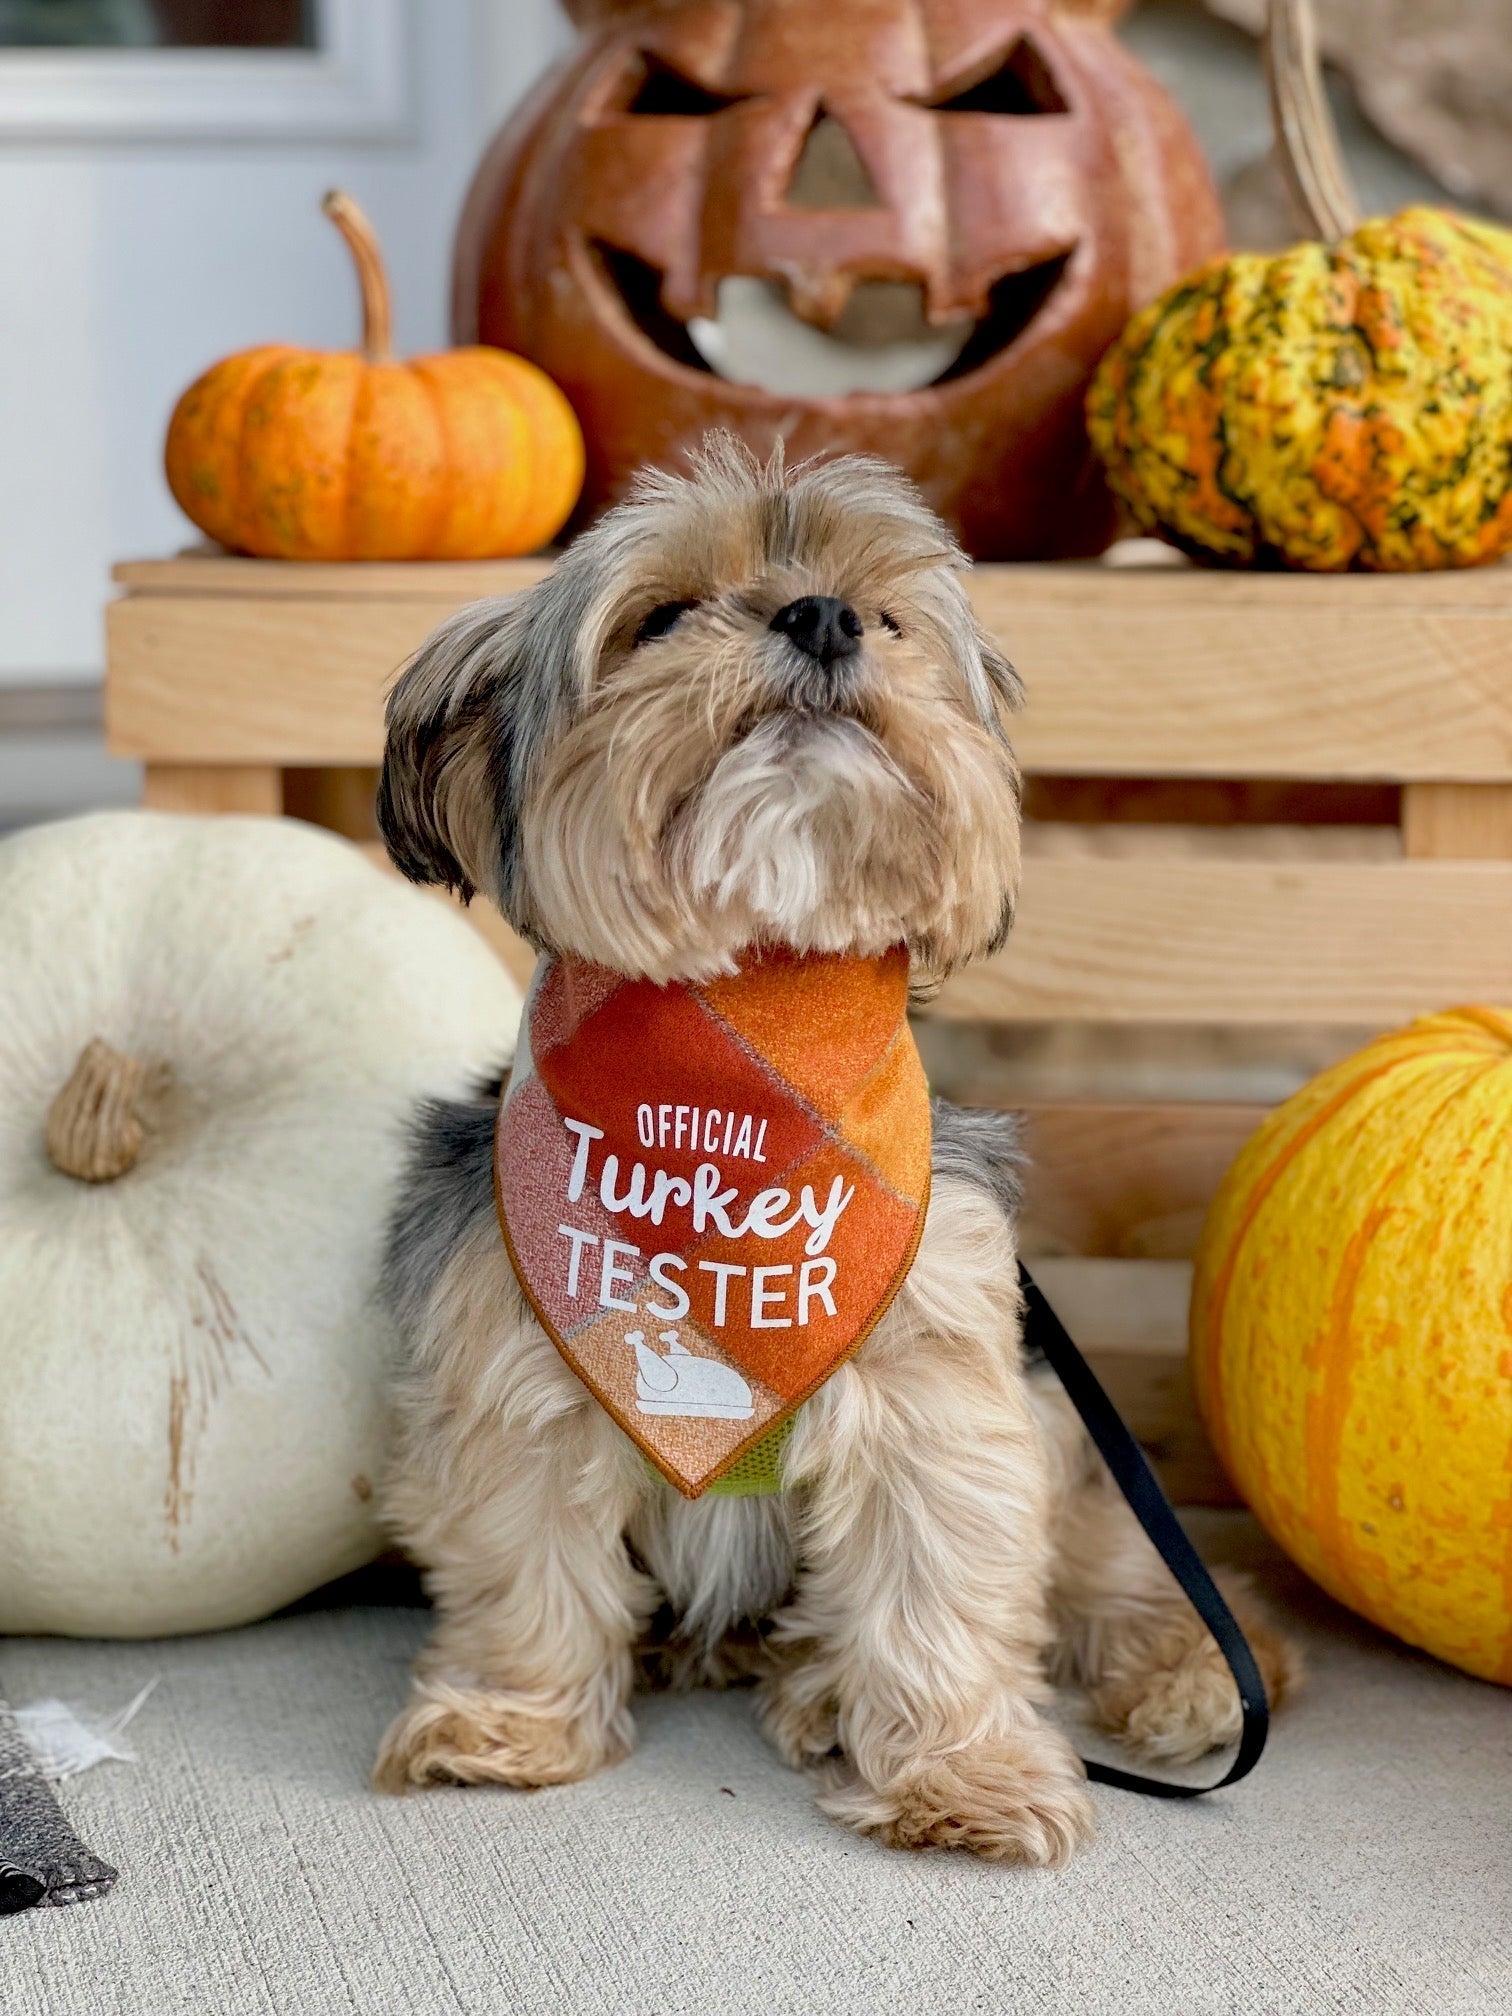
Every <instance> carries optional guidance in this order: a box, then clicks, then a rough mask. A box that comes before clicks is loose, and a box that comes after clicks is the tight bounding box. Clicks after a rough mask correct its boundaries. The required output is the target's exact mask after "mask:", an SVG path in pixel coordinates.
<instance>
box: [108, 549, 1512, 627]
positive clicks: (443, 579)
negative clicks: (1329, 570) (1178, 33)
mask: <svg viewBox="0 0 1512 2016" xmlns="http://www.w3.org/2000/svg"><path fill="white" fill-rule="evenodd" d="M1132 554H1133V548H1132V547H1131V546H1129V545H1125V546H1123V547H1115V548H1114V549H1113V551H1112V553H1111V554H1110V555H1109V556H1108V558H1107V559H1106V560H1103V561H1064V560H1058V561H1054V562H1051V563H1038V564H1036V563H1030V564H1026V565H1022V566H1019V565H1014V566H1003V565H999V564H996V563H987V564H984V565H982V566H979V567H976V568H975V569H973V571H972V574H971V577H970V578H971V581H972V583H973V586H974V587H975V588H982V587H983V584H992V583H1002V584H1005V586H1006V587H1007V588H1008V589H1010V590H1011V593H1012V596H1013V597H1014V598H1015V599H1019V598H1022V599H1038V600H1043V601H1053V602H1059V603H1061V604H1062V605H1064V606H1069V607H1071V608H1072V609H1074V610H1076V611H1077V612H1078V613H1080V612H1081V611H1082V610H1083V609H1086V608H1088V607H1094V608H1095V607H1097V606H1098V605H1099V604H1106V605H1107V606H1109V607H1113V608H1117V609H1123V608H1128V607H1130V606H1136V607H1149V608H1156V607H1170V606H1171V605H1173V604H1180V605H1181V606H1182V607H1185V608H1197V609H1209V610H1230V609H1249V608H1261V609H1270V608H1296V607H1303V608H1317V609H1345V608H1347V609H1361V610H1365V611H1367V612H1368V611H1370V610H1373V609H1390V610H1392V611H1394V612H1397V613H1400V612H1401V611H1402V610H1404V609H1432V610H1444V609H1449V610H1456V609H1460V610H1463V609H1471V610H1473V609H1492V610H1500V611H1501V612H1502V613H1503V614H1506V613H1507V611H1508V610H1512V563H1508V564H1505V565H1502V566H1498V567H1479V568H1472V569H1467V570H1465V571H1463V572H1453V571H1450V572H1447V573H1440V574H1333V575H1325V574H1281V573H1246V572H1244V571H1242V570H1239V571H1235V572H1232V573H1225V572H1221V571H1217V570H1213V569H1210V568H1202V567H1193V566H1191V565H1189V564H1188V563H1186V562H1185V561H1183V560H1182V559H1181V558H1180V557H1179V556H1177V555H1175V554H1173V553H1172V552H1171V551H1170V550H1169V549H1154V548H1150V547H1148V546H1146V547H1145V549H1144V551H1143V552H1142V553H1140V554H1139V555H1138V556H1137V559H1136V564H1133V565H1128V564H1120V563H1121V562H1123V561H1124V560H1125V559H1126V558H1127V557H1130V556H1131V555H1132ZM551 564H552V561H551V556H550V555H549V554H537V555H533V556H531V557H529V558H527V559H522V560H404V561H366V562H359V563H356V564H342V563H334V564H331V563H326V562H309V561H302V560H249V559H245V558H241V557H238V556H237V555H235V554H229V553H223V552H221V551H220V550H219V548H216V547H211V546H206V547H204V548H201V549H199V550H196V551H193V552H185V553H178V554H173V555H170V556H168V557H167V558H162V557H155V558H149V559H145V560H123V561H121V562H120V563H119V564H118V565H117V566H115V567H114V568H113V569H112V570H111V578H112V579H113V580H115V581H118V582H119V583H120V584H121V585H122V586H123V587H126V588H129V589H132V590H134V591H149V592H151V593H154V594H191V595H203V594H209V593H212V592H213V593H225V594H233V595H289V594H293V595H312V596H321V595H331V596H349V595H352V594H359V595H365V596H384V597H394V598H401V599H402V598H404V597H406V596H419V597H421V598H422V599H426V598H430V597H432V596H435V595H437V594H438V593H447V592H451V591H452V589H453V588H454V587H456V586H458V585H460V586H461V589H462V592H463V593H464V594H468V595H494V594H501V593H508V592H511V591H512V590H513V589H515V588H517V587H520V586H523V585H525V584H526V583H527V582H529V581H532V580H538V579H539V578H540V576H541V575H542V574H544V573H546V572H547V571H548V569H549V568H550V566H551ZM438 584H444V586H438ZM984 592H985V591H984Z"/></svg>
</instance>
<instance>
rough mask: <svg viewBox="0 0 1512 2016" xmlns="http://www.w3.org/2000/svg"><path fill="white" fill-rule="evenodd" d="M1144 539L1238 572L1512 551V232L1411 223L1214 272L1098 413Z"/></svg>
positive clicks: (1119, 379)
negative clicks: (1154, 538)
mask: <svg viewBox="0 0 1512 2016" xmlns="http://www.w3.org/2000/svg"><path fill="white" fill-rule="evenodd" d="M1088 414H1089V421H1090V427H1091V433H1092V439H1093V442H1094V444H1095V446H1096V448H1097V451H1098V453H1099V455H1100V456H1101V457H1102V460H1103V463H1104V466H1105V467H1106V470H1107V473H1108V477H1109V480H1110V482H1111V484H1112V486H1113V488H1114V490H1115V491H1117V493H1118V494H1119V495H1120V496H1121V497H1122V498H1123V499H1124V501H1125V502H1126V503H1127V504H1128V506H1129V507H1130V509H1131V510H1132V511H1133V513H1134V515H1135V517H1136V518H1137V519H1138V520H1139V522H1140V524H1141V525H1143V526H1144V527H1145V528H1146V529H1147V530H1149V531H1152V532H1158V533H1159V534H1160V535H1161V536H1162V537H1164V538H1166V539H1168V540H1170V541H1171V542H1172V543H1173V544H1175V545H1177V546H1180V547H1182V548H1184V549H1185V550H1187V551H1189V552H1192V553H1194V554H1196V555H1199V556H1200V557H1202V558H1205V559H1210V560H1214V561H1218V562H1223V563H1228V564H1231V565H1240V566H1253V565H1265V564H1271V565H1283V566H1288V567H1299V568H1312V569H1319V570H1334V569H1342V568H1350V567H1354V568H1372V569H1381V570H1395V569H1415V568H1433V567H1466V566H1474V565H1476V564H1477V563H1479V562H1482V561H1488V560H1495V559H1497V558H1499V557H1500V556H1501V555H1502V554H1504V553H1507V552H1509V551H1512V233H1508V232H1505V231H1500V230H1497V229H1495V228H1493V227H1492V226H1490V225H1487V224H1478V223H1474V222H1472V221H1470V220H1469V219H1468V218H1461V217H1456V216H1453V215H1451V214H1450V213H1448V212H1446V211H1442V210H1435V209H1427V208H1417V209H1411V210H1406V211H1404V212H1403V213H1402V214H1401V215H1400V216H1398V217H1394V218H1390V219H1384V220H1380V221H1377V222H1375V223H1369V224H1365V225H1363V226H1361V227H1360V228H1359V229H1358V230H1356V231H1354V232H1352V233H1351V234H1350V235H1348V236H1347V237H1344V238H1342V239H1341V240H1339V241H1338V242H1336V243H1332V244H1311V245H1300V246H1298V247H1297V248H1296V249H1295V250H1293V251H1290V252H1286V253H1283V254H1281V255H1280V256H1277V257H1270V256H1266V255H1262V254H1240V255H1238V256H1236V257H1233V258H1229V259H1226V260H1219V261H1216V262H1215V263H1214V264H1212V265H1210V266H1208V267H1206V268H1204V269H1203V270H1202V271H1201V272H1199V273H1197V274H1195V275H1194V276H1193V277H1192V278H1191V279H1189V280H1187V281H1186V282H1184V283H1183V284H1182V285H1180V286H1178V287H1176V288H1174V289H1173V290H1172V291H1171V292H1170V293H1169V294H1167V295H1166V296H1165V297H1164V298H1163V299H1162V300H1160V301H1157V302H1156V303H1155V305H1154V306H1153V307H1151V308H1149V309H1147V310H1145V312H1144V313H1143V314H1141V315H1138V316H1136V317H1135V319H1134V320H1133V321H1132V322H1131V323H1130V325H1129V327H1128V328H1127V330H1126V331H1125V332H1124V334H1123V336H1122V337H1121V339H1120V340H1119V341H1118V342H1117V343H1116V344H1115V345H1114V347H1113V349H1112V351H1111V352H1110V353H1109V354H1108V356H1107V357H1106V358H1105V359H1104V361H1103V364H1102V367H1101V369H1100V371H1099V373H1098V376H1097V379H1096V381H1095V383H1094V385H1093V388H1092V392H1091V394H1090V397H1089V401H1088Z"/></svg>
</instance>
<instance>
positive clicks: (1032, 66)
mask: <svg viewBox="0 0 1512 2016" xmlns="http://www.w3.org/2000/svg"><path fill="white" fill-rule="evenodd" d="M924 102H925V103H926V104H927V105H928V106H929V108H930V109H931V111H934V112H988V113H993V114H996V115H997V116H998V117H999V118H1004V117H1006V118H1010V119H1023V118H1029V117H1033V115H1034V114H1036V113H1050V112H1068V111H1069V110H1070V109H1071V108H1070V107H1069V106H1068V105H1067V103H1066V101H1065V99H1064V97H1063V96H1062V95H1061V89H1060V86H1059V85H1058V84H1057V83H1056V81H1055V75H1054V72H1053V71H1052V70H1051V68H1050V65H1049V64H1048V63H1047V62H1046V61H1045V59H1044V57H1043V56H1042V55H1041V54H1040V52H1039V50H1038V49H1037V48H1036V47H1035V46H1034V44H1033V43H1032V42H1031V41H1030V40H1029V38H1028V36H1027V35H1021V36H1020V37H1019V38H1018V40H1017V41H1016V42H1015V43H1014V45H1013V47H1012V48H1011V49H1010V50H1009V51H1008V53H1007V55H1006V56H1005V57H1004V58H1003V60H1002V62H1001V63H999V64H998V65H997V66H996V68H995V69H993V70H990V71H989V72H988V73H987V75H986V76H985V77H979V78H978V79H977V81H976V82H975V83H974V84H967V85H964V86H962V88H961V89H959V90H956V91H952V92H951V93H950V95H949V96H948V97H946V98H929V99H926V100H925V101H924Z"/></svg>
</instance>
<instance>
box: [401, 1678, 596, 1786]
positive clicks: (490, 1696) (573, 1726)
mask: <svg viewBox="0 0 1512 2016" xmlns="http://www.w3.org/2000/svg"><path fill="white" fill-rule="evenodd" d="M634 1740H635V1739H634V1730H633V1727H632V1724H631V1721H630V1716H629V1712H628V1710H626V1709H624V1708H621V1709H619V1710H618V1711H617V1713H615V1714H614V1715H612V1716H611V1717H610V1718H609V1719H608V1721H607V1722H606V1721H604V1720H602V1719H599V1718H590V1717H588V1716H585V1715H583V1714H582V1713H581V1712H579V1713H576V1714H574V1713H572V1712H570V1711H569V1709H568V1708H567V1706H566V1704H564V1703H563V1702H561V1701H560V1700H552V1699H549V1698H543V1697H541V1696H539V1695H529V1694H520V1693H511V1692H508V1691H506V1690H502V1689H501V1690H499V1691H497V1692H493V1691H490V1690H488V1689H486V1688H475V1687H462V1686H456V1685H454V1684H452V1683H450V1682H448V1681H444V1680H424V1681H420V1682H418V1683H417V1684H416V1686H415V1688H414V1691H413V1692H412V1693H411V1695H410V1698H409V1700H408V1702H407V1703H406V1704H405V1706H404V1709H403V1711H402V1712H401V1713H400V1714H399V1715H398V1716H396V1717H395V1719H394V1721H393V1722H392V1723H391V1724H390V1726H389V1729H388V1732H387V1734H386V1735H385V1736H384V1738H383V1741H382V1743H381V1744H380V1745H379V1747H378V1761H377V1762H376V1764H375V1765H374V1766H373V1783H374V1785H375V1786H376V1787H377V1788H378V1790H379V1791H380V1792H407V1791H409V1789H410V1788H411V1787H412V1786H416V1785H422V1786H423V1785H520V1786H536V1785H566V1784H570V1783H571V1782H572V1781H573V1780H574V1779H578V1778H587V1777H590V1776H591V1775H592V1773H593V1772H595V1771H600V1770H602V1769H603V1768H604V1767H605V1766H606V1765H608V1764H618V1763H619V1762H620V1761H621V1759H622V1758H624V1757H626V1756H628V1755H629V1753H630V1750H631V1748H632V1747H633V1744H634Z"/></svg>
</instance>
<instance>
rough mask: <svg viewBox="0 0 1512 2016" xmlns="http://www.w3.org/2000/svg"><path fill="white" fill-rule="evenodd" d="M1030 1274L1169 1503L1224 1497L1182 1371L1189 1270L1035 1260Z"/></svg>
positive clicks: (1226, 1501)
mask: <svg viewBox="0 0 1512 2016" xmlns="http://www.w3.org/2000/svg"><path fill="white" fill-rule="evenodd" d="M1033 1272H1034V1278H1035V1280H1036V1281H1038V1283H1039V1285H1040V1287H1041V1288H1043V1290H1044V1291H1045V1295H1046V1297H1047V1298H1048V1299H1049V1301H1050V1303H1051V1305H1052V1306H1053V1307H1054V1309H1055V1312H1056V1314H1057V1315H1058V1316H1059V1317H1060V1319H1061V1321H1062V1322H1063V1323H1064V1324H1065V1326H1066V1328H1067V1329H1068V1330H1069V1331H1070V1333H1071V1335H1072V1337H1073V1338H1074V1339H1075V1341H1076V1343H1077V1344H1078V1345H1079V1346H1080V1347H1081V1350H1082V1352H1083V1354H1084V1355H1085V1356H1086V1358H1087V1359H1088V1360H1089V1361H1090V1363H1091V1365H1092V1369H1093V1370H1094V1371H1095V1372H1096V1374H1097V1376H1098V1378H1099V1379H1101V1381H1102V1383H1103V1385H1104V1386H1105V1387H1106V1388H1107V1390H1108V1394H1109V1397H1110V1398H1111V1399H1112V1401H1113V1404H1114V1405H1115V1406H1116V1407H1117V1408H1118V1411H1119V1412H1120V1413H1121V1414H1122V1415H1123V1417H1124V1420H1125V1421H1126V1422H1127V1423H1128V1425H1129V1427H1130V1428H1131V1429H1132V1430H1133V1432H1134V1434H1135V1435H1136V1436H1137V1437H1138V1438H1139V1440H1140V1441H1141V1442H1142V1443H1143V1444H1144V1446H1145V1448H1146V1450H1147V1451H1148V1453H1149V1456H1150V1459H1151V1462H1152V1463H1153V1465H1154V1468H1155V1471H1156V1474H1157V1475H1158V1476H1159V1478H1160V1481H1161V1483H1162V1484H1163V1485H1164V1486H1165V1488H1166V1491H1167V1493H1168V1495H1169V1496H1170V1497H1171V1498H1173V1499H1174V1500H1175V1502H1176V1503H1177V1504H1178V1505H1232V1504H1235V1503H1236V1502H1237V1500H1236V1497H1235V1493H1234V1488H1233V1486H1232V1485H1231V1484H1230V1483H1229V1480H1228V1478H1227V1476H1226V1475H1225V1473H1224V1470H1223V1466H1222V1464H1221V1463H1220V1462H1219V1461H1218V1458H1217V1456H1216V1455H1215V1454H1214V1452H1213V1447H1212V1444H1211V1443H1210V1442H1209V1441H1208V1439H1207V1436H1206V1434H1205V1433H1204V1432H1203V1427H1202V1423H1201V1421H1200V1420H1199V1419H1198V1417H1197V1408H1196V1404H1195V1402H1194V1401H1193V1398H1192V1386H1191V1379H1190V1376H1189V1374H1188V1371H1187V1305H1188V1303H1189V1301H1190V1299H1191V1283H1192V1270H1191V1268H1190V1267H1189V1266H1187V1265H1186V1264H1185V1263H1184V1262H1182V1261H1160V1260H1038V1261H1035V1262H1034V1263H1033Z"/></svg>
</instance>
